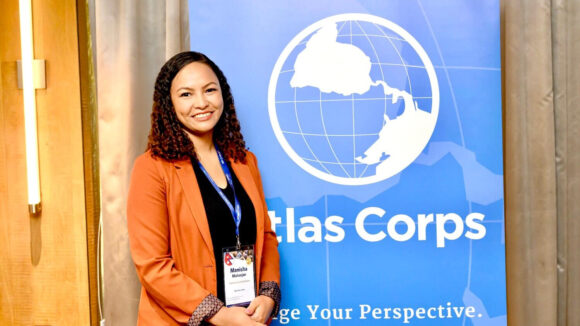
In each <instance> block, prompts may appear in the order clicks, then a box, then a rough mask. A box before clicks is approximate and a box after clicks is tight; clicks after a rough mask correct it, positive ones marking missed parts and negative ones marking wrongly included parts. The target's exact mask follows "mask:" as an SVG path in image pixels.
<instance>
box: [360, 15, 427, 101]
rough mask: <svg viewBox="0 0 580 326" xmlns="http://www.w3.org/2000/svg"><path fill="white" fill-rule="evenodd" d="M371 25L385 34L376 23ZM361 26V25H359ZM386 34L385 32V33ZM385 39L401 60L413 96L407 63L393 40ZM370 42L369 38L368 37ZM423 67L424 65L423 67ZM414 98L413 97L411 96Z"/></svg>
mask: <svg viewBox="0 0 580 326" xmlns="http://www.w3.org/2000/svg"><path fill="white" fill-rule="evenodd" d="M373 25H374V26H375V27H376V28H377V29H378V30H379V31H381V33H383V34H385V31H383V29H382V28H380V27H379V26H377V24H374V23H373ZM361 28H362V27H361ZM385 36H386V34H385ZM387 40H388V41H389V43H391V46H392V47H393V49H395V52H396V53H397V55H398V56H399V59H400V60H401V62H402V63H403V65H402V66H403V69H405V74H406V75H407V81H408V82H409V94H410V95H411V97H413V84H412V83H411V77H410V76H409V70H407V67H408V65H406V64H405V59H403V56H401V52H399V50H398V49H397V47H396V46H395V44H393V41H392V40H391V39H390V38H387ZM369 42H370V39H369ZM377 60H378V56H377ZM379 62H380V60H379ZM379 67H382V65H379ZM423 68H425V67H423ZM383 81H384V82H385V83H386V82H387V81H386V80H384V79H383ZM431 92H433V90H431ZM413 98H414V97H413Z"/></svg>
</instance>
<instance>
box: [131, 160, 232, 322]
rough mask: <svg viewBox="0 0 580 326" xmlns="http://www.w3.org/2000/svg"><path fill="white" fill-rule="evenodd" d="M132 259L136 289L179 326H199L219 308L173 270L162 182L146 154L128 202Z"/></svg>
mask: <svg viewBox="0 0 580 326" xmlns="http://www.w3.org/2000/svg"><path fill="white" fill-rule="evenodd" d="M127 225H128V231H129V241H130V248H131V256H132V258H133V261H134V263H135V266H136V269H137V274H138V276H139V280H140V281H141V285H142V286H143V287H144V289H145V290H146V291H147V293H148V294H149V295H150V296H151V297H153V298H154V299H155V301H156V303H157V304H158V305H159V306H160V307H161V308H162V309H163V310H164V311H165V312H166V313H167V314H168V315H170V316H171V317H172V318H173V319H175V320H176V321H178V322H180V323H188V322H189V324H190V325H198V324H199V323H201V321H202V320H204V319H208V318H210V317H212V316H213V315H214V314H215V313H216V312H217V311H218V310H219V309H220V308H221V307H222V306H223V303H221V301H220V300H219V299H217V298H216V297H215V296H213V295H212V294H211V293H210V291H209V290H207V289H205V288H203V287H202V286H201V285H200V284H199V283H197V282H196V281H194V280H193V279H192V278H190V277H188V276H187V275H185V274H184V273H182V272H181V271H179V270H178V269H176V267H175V262H174V260H173V258H172V255H171V249H170V239H169V232H170V226H169V217H168V212H167V201H166V178H165V177H164V175H163V169H162V168H161V165H160V164H159V162H156V161H155V159H154V158H152V157H151V156H150V154H149V153H146V154H144V155H142V156H140V157H139V158H138V159H137V160H136V161H135V164H134V167H133V172H132V175H131V184H130V188H129V196H128V200H127Z"/></svg>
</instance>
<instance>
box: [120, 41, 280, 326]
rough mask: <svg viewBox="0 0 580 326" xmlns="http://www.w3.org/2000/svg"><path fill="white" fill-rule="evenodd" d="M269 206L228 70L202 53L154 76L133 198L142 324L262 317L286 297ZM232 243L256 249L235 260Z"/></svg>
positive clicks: (244, 321) (180, 58) (174, 61)
mask: <svg viewBox="0 0 580 326" xmlns="http://www.w3.org/2000/svg"><path fill="white" fill-rule="evenodd" d="M267 213H268V212H267V208H266V203H265V198H264V194H263V190H262V183H261V179H260V173H259V171H258V166H257V162H256V158H255V156H254V155H253V154H252V153H251V152H249V151H247V150H246V148H245V143H244V140H243V137H242V135H241V133H240V125H239V122H238V120H237V118H236V112H235V107H234V102H233V98H232V94H231V92H230V87H229V85H228V83H227V80H226V78H225V76H224V75H223V73H222V72H221V70H220V69H219V68H218V67H217V66H216V65H215V64H214V63H213V62H212V61H211V60H210V59H209V58H207V57H206V56H205V55H203V54H201V53H197V52H183V53H180V54H177V55H175V56H174V57H173V58H171V59H170V60H169V61H167V63H165V65H164V66H163V67H162V68H161V71H160V72H159V75H158V76H157V80H156V82H155V91H154V95H153V112H152V114H151V131H150V133H149V143H148V146H147V151H146V152H145V153H144V154H142V155H141V156H139V157H138V158H137V160H136V161H135V165H134V168H133V173H132V176H131V187H130V190H129V198H128V204H127V220H128V229H129V240H130V245H131V255H132V257H133V261H134V262H135V266H136V268H137V274H138V275H139V279H140V281H141V285H142V289H141V299H140V304H139V320H138V325H182V324H187V325H200V324H204V323H210V324H213V325H264V324H265V323H266V322H267V321H268V320H269V319H270V317H271V316H274V315H275V314H276V313H277V311H278V309H279V304H280V287H279V284H280V273H279V256H278V251H277V245H278V242H277V240H276V234H275V233H274V232H273V231H272V229H271V227H270V220H269V217H268V214H267ZM236 250H237V251H239V250H248V252H250V253H252V252H253V254H254V257H252V258H251V259H246V260H235V257H232V256H231V253H235V252H236ZM232 262H233V263H236V264H246V265H243V267H241V268H230V267H231V266H238V265H231V264H232ZM224 266H225V267H226V268H224ZM240 266H241V265H240ZM246 267H248V268H246ZM252 269H253V273H252ZM239 271H242V272H239ZM236 277H238V280H239V278H240V277H241V278H243V279H244V282H237V283H236V282H232V281H231V280H232V278H236ZM241 283H243V284H246V288H244V289H238V288H235V286H238V285H236V284H241ZM238 291H241V292H240V293H243V295H245V297H244V298H246V299H247V298H248V296H250V297H249V298H250V299H247V300H244V298H242V296H243V295H242V296H238V297H237V296H236V295H237V294H238ZM234 293H235V294H234ZM224 301H228V302H227V306H226V303H225V302H224ZM247 302H249V305H248V306H247V307H240V305H244V303H247Z"/></svg>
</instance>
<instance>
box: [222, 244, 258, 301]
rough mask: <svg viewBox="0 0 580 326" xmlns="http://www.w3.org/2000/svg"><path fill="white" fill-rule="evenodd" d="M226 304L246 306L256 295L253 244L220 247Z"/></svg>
mask: <svg viewBox="0 0 580 326" xmlns="http://www.w3.org/2000/svg"><path fill="white" fill-rule="evenodd" d="M222 257H223V262H224V289H225V299H226V306H228V307H231V306H244V307H247V306H248V305H249V304H250V302H252V300H254V298H255V297H256V278H255V276H254V275H255V274H254V246H241V247H239V248H237V247H232V248H224V249H222Z"/></svg>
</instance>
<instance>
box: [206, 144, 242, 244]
mask: <svg viewBox="0 0 580 326" xmlns="http://www.w3.org/2000/svg"><path fill="white" fill-rule="evenodd" d="M215 150H216V152H217V155H218V159H219V161H220V164H221V166H222V170H223V171H224V174H225V176H226V180H227V181H228V184H229V185H230V187H232V191H233V192H234V205H235V208H234V206H232V203H231V202H230V201H229V199H228V197H227V196H226V194H224V192H223V191H222V189H221V188H220V187H218V185H217V184H216V183H215V182H214V181H213V179H212V178H211V177H210V175H209V173H207V170H206V169H205V168H204V167H203V165H202V164H201V162H199V161H197V164H198V165H199V167H200V169H201V171H202V172H203V174H205V176H206V177H207V179H208V180H209V182H210V183H211V185H212V186H213V187H214V189H215V190H216V191H217V193H218V194H219V195H220V197H222V199H223V201H224V202H225V203H226V205H227V206H228V208H229V209H230V212H231V213H232V217H233V218H234V223H236V245H237V247H238V248H240V246H241V244H240V222H241V221H242V208H241V207H240V202H239V201H238V197H237V196H236V188H234V182H233V180H232V174H231V173H230V169H229V168H228V165H227V164H226V161H225V160H224V157H223V156H222V153H221V152H220V151H219V149H218V148H217V146H216V148H215Z"/></svg>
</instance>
